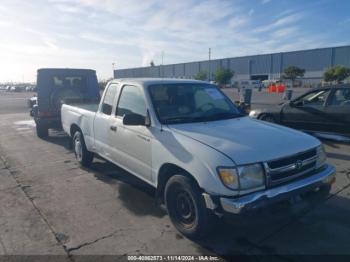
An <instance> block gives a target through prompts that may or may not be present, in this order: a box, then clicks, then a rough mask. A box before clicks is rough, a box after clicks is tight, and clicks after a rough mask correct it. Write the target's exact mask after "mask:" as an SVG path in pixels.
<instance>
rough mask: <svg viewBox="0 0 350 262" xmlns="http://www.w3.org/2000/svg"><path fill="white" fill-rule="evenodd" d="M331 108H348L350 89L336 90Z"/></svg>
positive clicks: (349, 104)
mask: <svg viewBox="0 0 350 262" xmlns="http://www.w3.org/2000/svg"><path fill="white" fill-rule="evenodd" d="M330 105H331V106H350V88H344V89H338V90H337V91H335V93H334V95H333V98H332V101H331V104H330Z"/></svg>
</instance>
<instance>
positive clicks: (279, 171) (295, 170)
mask: <svg viewBox="0 0 350 262" xmlns="http://www.w3.org/2000/svg"><path fill="white" fill-rule="evenodd" d="M316 159H317V151H316V149H312V150H308V151H305V152H302V153H299V154H295V155H292V156H289V157H285V158H281V159H277V160H273V161H269V162H267V163H266V164H265V167H266V171H267V177H268V186H270V187H272V186H275V185H278V184H281V183H284V182H287V181H290V180H293V179H297V178H299V177H301V176H302V177H305V176H307V175H308V174H310V175H311V174H312V171H313V170H314V169H315V168H316Z"/></svg>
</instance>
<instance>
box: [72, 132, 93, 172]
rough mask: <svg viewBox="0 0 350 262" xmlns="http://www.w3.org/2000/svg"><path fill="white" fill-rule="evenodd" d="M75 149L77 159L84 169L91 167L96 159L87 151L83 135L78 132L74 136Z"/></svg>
mask: <svg viewBox="0 0 350 262" xmlns="http://www.w3.org/2000/svg"><path fill="white" fill-rule="evenodd" d="M73 149H74V154H75V158H76V159H77V160H78V162H79V163H80V165H82V166H83V167H89V166H90V165H91V163H92V160H93V158H94V154H93V153H92V152H90V151H88V150H87V149H86V145H85V141H84V137H83V134H82V133H81V132H80V131H76V132H75V134H74V136H73Z"/></svg>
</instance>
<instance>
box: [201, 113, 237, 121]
mask: <svg viewBox="0 0 350 262" xmlns="http://www.w3.org/2000/svg"><path fill="white" fill-rule="evenodd" d="M242 116H243V115H242V114H238V113H219V114H214V115H211V116H204V117H202V119H205V120H223V119H231V118H237V117H242Z"/></svg>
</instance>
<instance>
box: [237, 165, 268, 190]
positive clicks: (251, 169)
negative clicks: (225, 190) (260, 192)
mask: <svg viewBox="0 0 350 262" xmlns="http://www.w3.org/2000/svg"><path fill="white" fill-rule="evenodd" d="M238 175H239V183H240V189H241V190H246V189H252V188H256V187H261V186H264V184H265V179H264V169H263V167H262V165H261V164H253V165H247V166H240V167H238Z"/></svg>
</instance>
